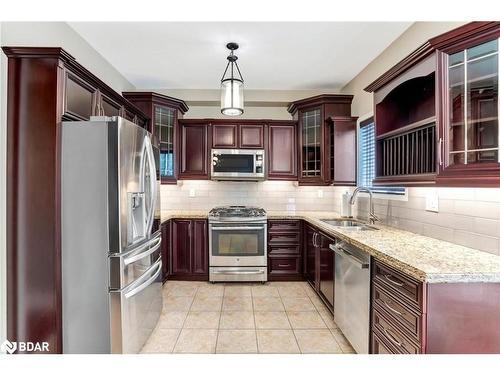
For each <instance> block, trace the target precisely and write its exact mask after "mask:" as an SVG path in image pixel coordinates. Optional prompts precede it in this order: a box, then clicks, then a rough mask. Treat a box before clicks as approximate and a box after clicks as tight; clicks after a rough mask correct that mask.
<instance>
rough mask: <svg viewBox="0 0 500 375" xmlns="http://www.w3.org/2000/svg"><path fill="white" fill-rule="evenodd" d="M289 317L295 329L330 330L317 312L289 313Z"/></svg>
mask: <svg viewBox="0 0 500 375" xmlns="http://www.w3.org/2000/svg"><path fill="white" fill-rule="evenodd" d="M287 315H288V319H289V320H290V324H291V325H292V328H293V329H320V328H323V329H327V328H328V327H327V326H326V325H325V323H324V322H323V319H322V318H321V315H319V313H318V312H316V311H288V312H287Z"/></svg>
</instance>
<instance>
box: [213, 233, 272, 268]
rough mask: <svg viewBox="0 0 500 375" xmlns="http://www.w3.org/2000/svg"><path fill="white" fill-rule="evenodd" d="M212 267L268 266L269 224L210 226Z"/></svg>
mask: <svg viewBox="0 0 500 375" xmlns="http://www.w3.org/2000/svg"><path fill="white" fill-rule="evenodd" d="M209 241H210V245H209V247H210V267H226V266H231V267H237V266H240V267H254V266H266V265H267V246H266V244H267V224H266V223H259V224H257V223H227V224H210V231H209Z"/></svg>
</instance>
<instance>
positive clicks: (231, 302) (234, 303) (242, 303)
mask: <svg viewBox="0 0 500 375" xmlns="http://www.w3.org/2000/svg"><path fill="white" fill-rule="evenodd" d="M222 310H223V311H252V310H253V306H252V297H227V296H225V297H224V300H223V302H222Z"/></svg>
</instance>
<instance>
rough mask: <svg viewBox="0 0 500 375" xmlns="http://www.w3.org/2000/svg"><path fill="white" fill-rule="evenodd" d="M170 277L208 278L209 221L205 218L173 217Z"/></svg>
mask: <svg viewBox="0 0 500 375" xmlns="http://www.w3.org/2000/svg"><path fill="white" fill-rule="evenodd" d="M170 230H171V243H170V249H171V250H170V251H171V254H170V264H171V265H170V269H169V271H170V275H169V276H170V277H169V278H170V279H172V280H208V223H207V220H205V219H172V220H171V228H170Z"/></svg>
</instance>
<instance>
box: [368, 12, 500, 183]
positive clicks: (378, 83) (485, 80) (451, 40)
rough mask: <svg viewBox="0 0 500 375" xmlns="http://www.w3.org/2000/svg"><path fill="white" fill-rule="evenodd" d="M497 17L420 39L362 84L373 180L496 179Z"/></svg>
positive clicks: (499, 168) (499, 155)
mask: <svg viewBox="0 0 500 375" xmlns="http://www.w3.org/2000/svg"><path fill="white" fill-rule="evenodd" d="M499 37H500V22H471V23H469V24H466V25H464V26H462V27H459V28H457V29H454V30H451V31H449V32H447V33H444V34H442V35H439V36H437V37H435V38H433V39H430V40H429V41H427V42H426V43H424V44H423V45H422V46H421V47H420V48H418V49H417V50H415V51H414V52H413V53H412V54H410V55H409V56H408V57H406V58H405V59H403V60H402V61H400V62H399V63H398V64H396V65H395V66H394V67H393V68H391V69H390V70H389V71H387V72H386V73H385V74H383V75H382V76H381V77H379V78H378V79H377V80H375V81H374V82H373V83H372V84H370V85H369V86H368V87H366V89H365V90H366V91H368V92H374V106H375V126H376V154H377V160H376V178H375V184H382V185H400V186H414V185H415V186H422V185H424V186H425V185H435V184H437V185H440V186H464V187H467V186H500V144H499V136H498V135H499V123H498V115H499V108H498V91H499V89H498V87H499V79H498V74H499V65H498V64H499V63H498V57H499V54H498V44H499V41H498V38H499Z"/></svg>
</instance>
